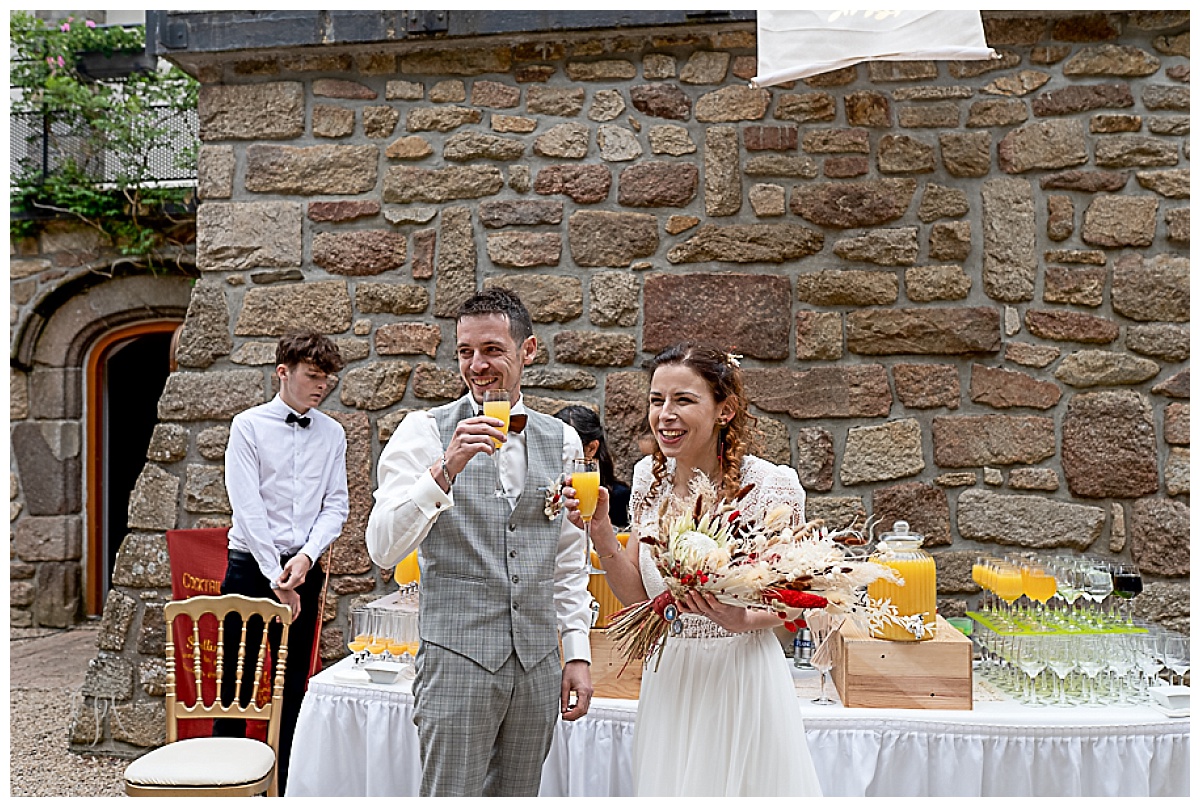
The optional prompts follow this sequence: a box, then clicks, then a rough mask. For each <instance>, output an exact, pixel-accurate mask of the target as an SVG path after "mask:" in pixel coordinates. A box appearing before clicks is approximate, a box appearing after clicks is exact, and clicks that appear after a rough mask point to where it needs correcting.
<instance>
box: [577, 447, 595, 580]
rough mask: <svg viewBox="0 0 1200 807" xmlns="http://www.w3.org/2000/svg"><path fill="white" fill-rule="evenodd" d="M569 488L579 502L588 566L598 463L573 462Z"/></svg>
mask: <svg viewBox="0 0 1200 807" xmlns="http://www.w3.org/2000/svg"><path fill="white" fill-rule="evenodd" d="M571 487H573V488H575V498H576V499H578V500H579V515H580V516H582V517H583V531H584V533H585V534H586V535H587V545H588V547H587V548H588V558H589V565H590V558H591V554H592V551H591V550H592V534H591V526H592V516H594V515H595V514H596V502H597V501H598V500H599V498H600V463H598V462H597V461H596V460H589V459H583V458H581V459H577V460H575V463H574V468H573V470H572V472H571ZM589 571H591V570H589Z"/></svg>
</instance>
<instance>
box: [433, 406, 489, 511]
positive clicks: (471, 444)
mask: <svg viewBox="0 0 1200 807" xmlns="http://www.w3.org/2000/svg"><path fill="white" fill-rule="evenodd" d="M507 429H508V424H507V423H505V422H504V421H502V420H500V419H499V418H494V417H489V416H488V415H476V416H475V417H470V418H465V419H464V420H460V421H459V422H458V426H456V427H455V429H454V436H453V437H452V438H450V444H449V445H447V446H446V453H445V454H444V455H443V456H442V458H441V459H440V460H439V461H438V463H437V464H436V465H434V466H433V467H432V468H431V469H430V470H429V472H430V474H431V475H432V476H433V478H434V481H436V482H437V483H438V486H439V487H441V489H442V490H444V491H445V492H446V493H449V492H450V486H451V484H452V483H453V482H454V478H455V477H456V476H458V475H459V474H460V473H462V469H463V468H466V467H467V463H468V462H470V461H471V460H472V459H474V458H475V455H477V454H481V453H482V454H489V455H495V454H498V452H499V451H500V446H502V445H503V444H504V443H505V441H507V440H508V434H507Z"/></svg>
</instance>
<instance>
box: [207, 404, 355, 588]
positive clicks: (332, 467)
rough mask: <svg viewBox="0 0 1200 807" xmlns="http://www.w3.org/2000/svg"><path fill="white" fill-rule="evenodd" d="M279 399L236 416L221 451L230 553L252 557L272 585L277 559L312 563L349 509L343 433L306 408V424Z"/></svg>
mask: <svg viewBox="0 0 1200 807" xmlns="http://www.w3.org/2000/svg"><path fill="white" fill-rule="evenodd" d="M289 414H295V415H297V416H299V413H298V412H294V411H293V410H292V408H291V407H290V406H288V405H287V404H285V403H284V402H283V399H282V398H280V397H279V396H278V395H276V396H275V398H274V399H273V400H271V401H268V402H267V403H265V404H262V405H260V406H256V407H253V408H251V409H247V410H246V411H244V412H241V413H240V414H238V415H237V416H236V417H234V419H233V422H232V423H231V424H230V426H229V444H228V445H227V447H226V448H225V488H226V490H227V491H228V493H229V503H230V504H231V505H232V506H233V527H232V529H230V531H229V548H230V549H239V550H242V551H243V552H249V553H250V554H251V555H253V556H254V559H255V561H257V563H258V568H259V570H260V571H261V572H262V573H263V576H264V577H266V578H267V580H269V581H271V582H272V583H274V582H275V580H277V579H278V578H279V576H280V575H281V574H282V573H283V568H282V567H281V566H280V564H279V556H280V555H284V554H290V553H293V552H297V551H299V552H303V553H304V554H305V555H307V556H308V557H309V558H311V559H312V561H313V562H314V563H316V560H317V558H318V557H320V556H321V553H322V552H324V551H325V550H326V549H327V548H328V547H329V545H330V544H331V543H333V541H334V539H335V538H337V537H338V535H340V534H341V532H342V525H343V524H344V523H345V521H346V516H347V515H348V514H349V512H350V496H349V493H348V492H347V489H346V432H345V430H344V429H342V426H341V424H339V423H338V422H337V421H336V420H334V419H333V418H331V417H329V416H328V415H326V414H324V413H323V412H319V411H318V410H316V409H309V410H308V411H307V412H305V413H304V416H305V417H308V418H310V422H309V425H308V426H307V427H302V426H300V425H299V424H298V423H288V422H287V417H288V415H289Z"/></svg>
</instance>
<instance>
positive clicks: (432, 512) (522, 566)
mask: <svg viewBox="0 0 1200 807" xmlns="http://www.w3.org/2000/svg"><path fill="white" fill-rule="evenodd" d="M456 319H457V325H456V337H457V338H456V341H457V347H456V352H457V355H458V369H459V372H460V374H461V375H462V379H463V381H464V382H466V385H467V390H468V392H467V394H466V395H465V396H463V397H462V398H460V399H459V400H457V401H455V402H453V403H450V404H446V405H445V406H439V407H436V408H434V409H432V410H429V411H424V412H413V413H411V414H410V415H408V417H406V418H405V419H404V421H403V422H402V423H401V424H400V426H399V427H398V428H397V429H396V432H395V433H394V434H393V435H392V438H391V439H390V440H389V441H388V444H387V447H386V448H385V449H384V452H383V456H382V457H381V458H380V460H379V488H378V490H377V491H376V492H375V506H374V508H373V509H372V511H371V517H370V521H369V523H368V525H367V549H368V550H369V552H370V554H371V559H372V560H373V561H375V563H377V564H379V565H380V566H385V567H386V566H394V565H395V564H396V563H397V562H398V561H399V560H401V559H402V558H404V557H405V556H406V555H408V553H409V552H411V551H412V550H413V549H415V548H417V547H418V546H419V547H420V553H419V557H420V566H421V617H420V625H421V649H420V651H419V652H418V654H417V676H416V680H415V681H414V683H413V695H414V698H415V701H416V708H415V714H414V718H413V722H414V723H416V725H417V735H418V737H419V740H420V752H421V768H422V775H421V795H423V796H425V795H434V796H480V795H487V796H536V795H537V793H538V787H539V785H540V783H541V773H542V763H543V762H544V761H545V759H546V756H547V754H548V753H549V751H550V741H551V738H552V737H553V733H554V726H555V724H556V723H557V721H558V720H559V718H560V717H561V718H562V719H563V720H576V719H578V718H580V717H582V716H583V715H584V714H586V713H587V710H588V705H589V704H590V702H591V697H592V683H591V673H590V669H589V665H590V661H591V655H590V647H589V644H588V630H589V627H590V624H591V612H590V610H589V608H588V606H589V603H590V596H589V594H588V591H587V583H588V574H587V561H586V546H585V545H586V539H585V537H584V535H583V532H582V530H580V529H578V528H577V527H575V526H573V525H572V524H571V523H570V522H568V521H567V520H566V519H565V518H563V517H562V515H558V516H556V517H554V518H548V517H547V516H546V514H545V512H544V507H545V502H544V496H543V493H542V490H540V489H539V488H545V486H546V485H547V484H549V483H550V482H551V480H555V479H557V478H558V477H559V475H560V474H562V473H563V472H564V469H569V467H570V465H571V461H572V460H574V459H576V458H578V457H582V456H583V446H582V445H581V444H580V441H579V436H578V435H577V434H576V433H575V431H574V430H573V429H572V428H570V427H569V426H566V425H565V424H564V423H563V422H562V421H560V420H558V419H556V418H552V417H550V416H548V415H543V414H541V413H538V412H533V411H529V410H527V409H526V408H525V405H524V402H523V401H522V399H521V373H522V371H523V369H524V368H525V367H526V366H528V365H529V364H531V363H532V362H533V359H534V356H535V355H536V354H537V339H536V338H535V337H534V335H533V323H532V322H531V320H530V317H529V312H528V311H527V310H526V309H525V306H524V305H523V304H522V303H521V301H520V299H519V298H517V296H516V295H514V294H512V293H511V292H508V291H505V290H503V289H491V290H488V291H484V292H480V293H478V294H476V295H475V296H474V297H471V298H470V299H468V300H467V301H466V302H464V303H463V304H462V306H461V307H460V308H459V310H458V315H457V318H456ZM491 389H505V390H507V391H508V393H509V401H510V404H511V407H512V423H511V425H510V428H509V432H508V435H507V439H506V438H505V435H504V434H503V433H501V432H500V431H499V429H498V428H497V426H499V425H501V422H500V421H498V420H496V419H495V418H490V417H487V416H484V415H483V414H482V413H481V410H482V401H483V394H484V392H485V391H486V390H491ZM493 440H504V442H503V444H502V446H501V448H500V449H499V452H500V458H499V463H498V465H497V463H496V462H494V461H493V457H492V455H493V453H494V452H495V451H496V449H495V448H493V445H494V444H493ZM498 467H499V471H497V468H498ZM497 475H499V480H498V479H497ZM498 484H499V485H500V486H501V487H502V490H503V492H504V495H497V493H496V491H497V485H498ZM560 638H561V642H562V654H563V661H565V664H563V663H560V660H559V640H560Z"/></svg>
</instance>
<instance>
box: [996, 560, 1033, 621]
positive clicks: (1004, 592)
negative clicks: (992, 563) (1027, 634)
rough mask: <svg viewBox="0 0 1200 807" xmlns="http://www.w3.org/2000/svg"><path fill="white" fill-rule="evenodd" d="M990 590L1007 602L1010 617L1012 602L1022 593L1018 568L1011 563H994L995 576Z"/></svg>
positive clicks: (1022, 586) (1010, 616)
mask: <svg viewBox="0 0 1200 807" xmlns="http://www.w3.org/2000/svg"><path fill="white" fill-rule="evenodd" d="M992 590H993V591H994V592H995V593H996V596H997V597H999V598H1000V599H1002V600H1004V602H1005V603H1007V605H1008V608H1007V609H1006V610H1007V615H1008V617H1009V619H1012V618H1013V617H1014V616H1015V614H1014V613H1013V603H1015V602H1016V601H1017V600H1019V599H1020V598H1021V594H1023V593H1024V590H1025V589H1024V583H1022V582H1021V570H1020V568H1018V567H1016V566H1014V565H1012V564H1011V563H999V564H997V565H996V571H995V577H994V578H993V582H992Z"/></svg>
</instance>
